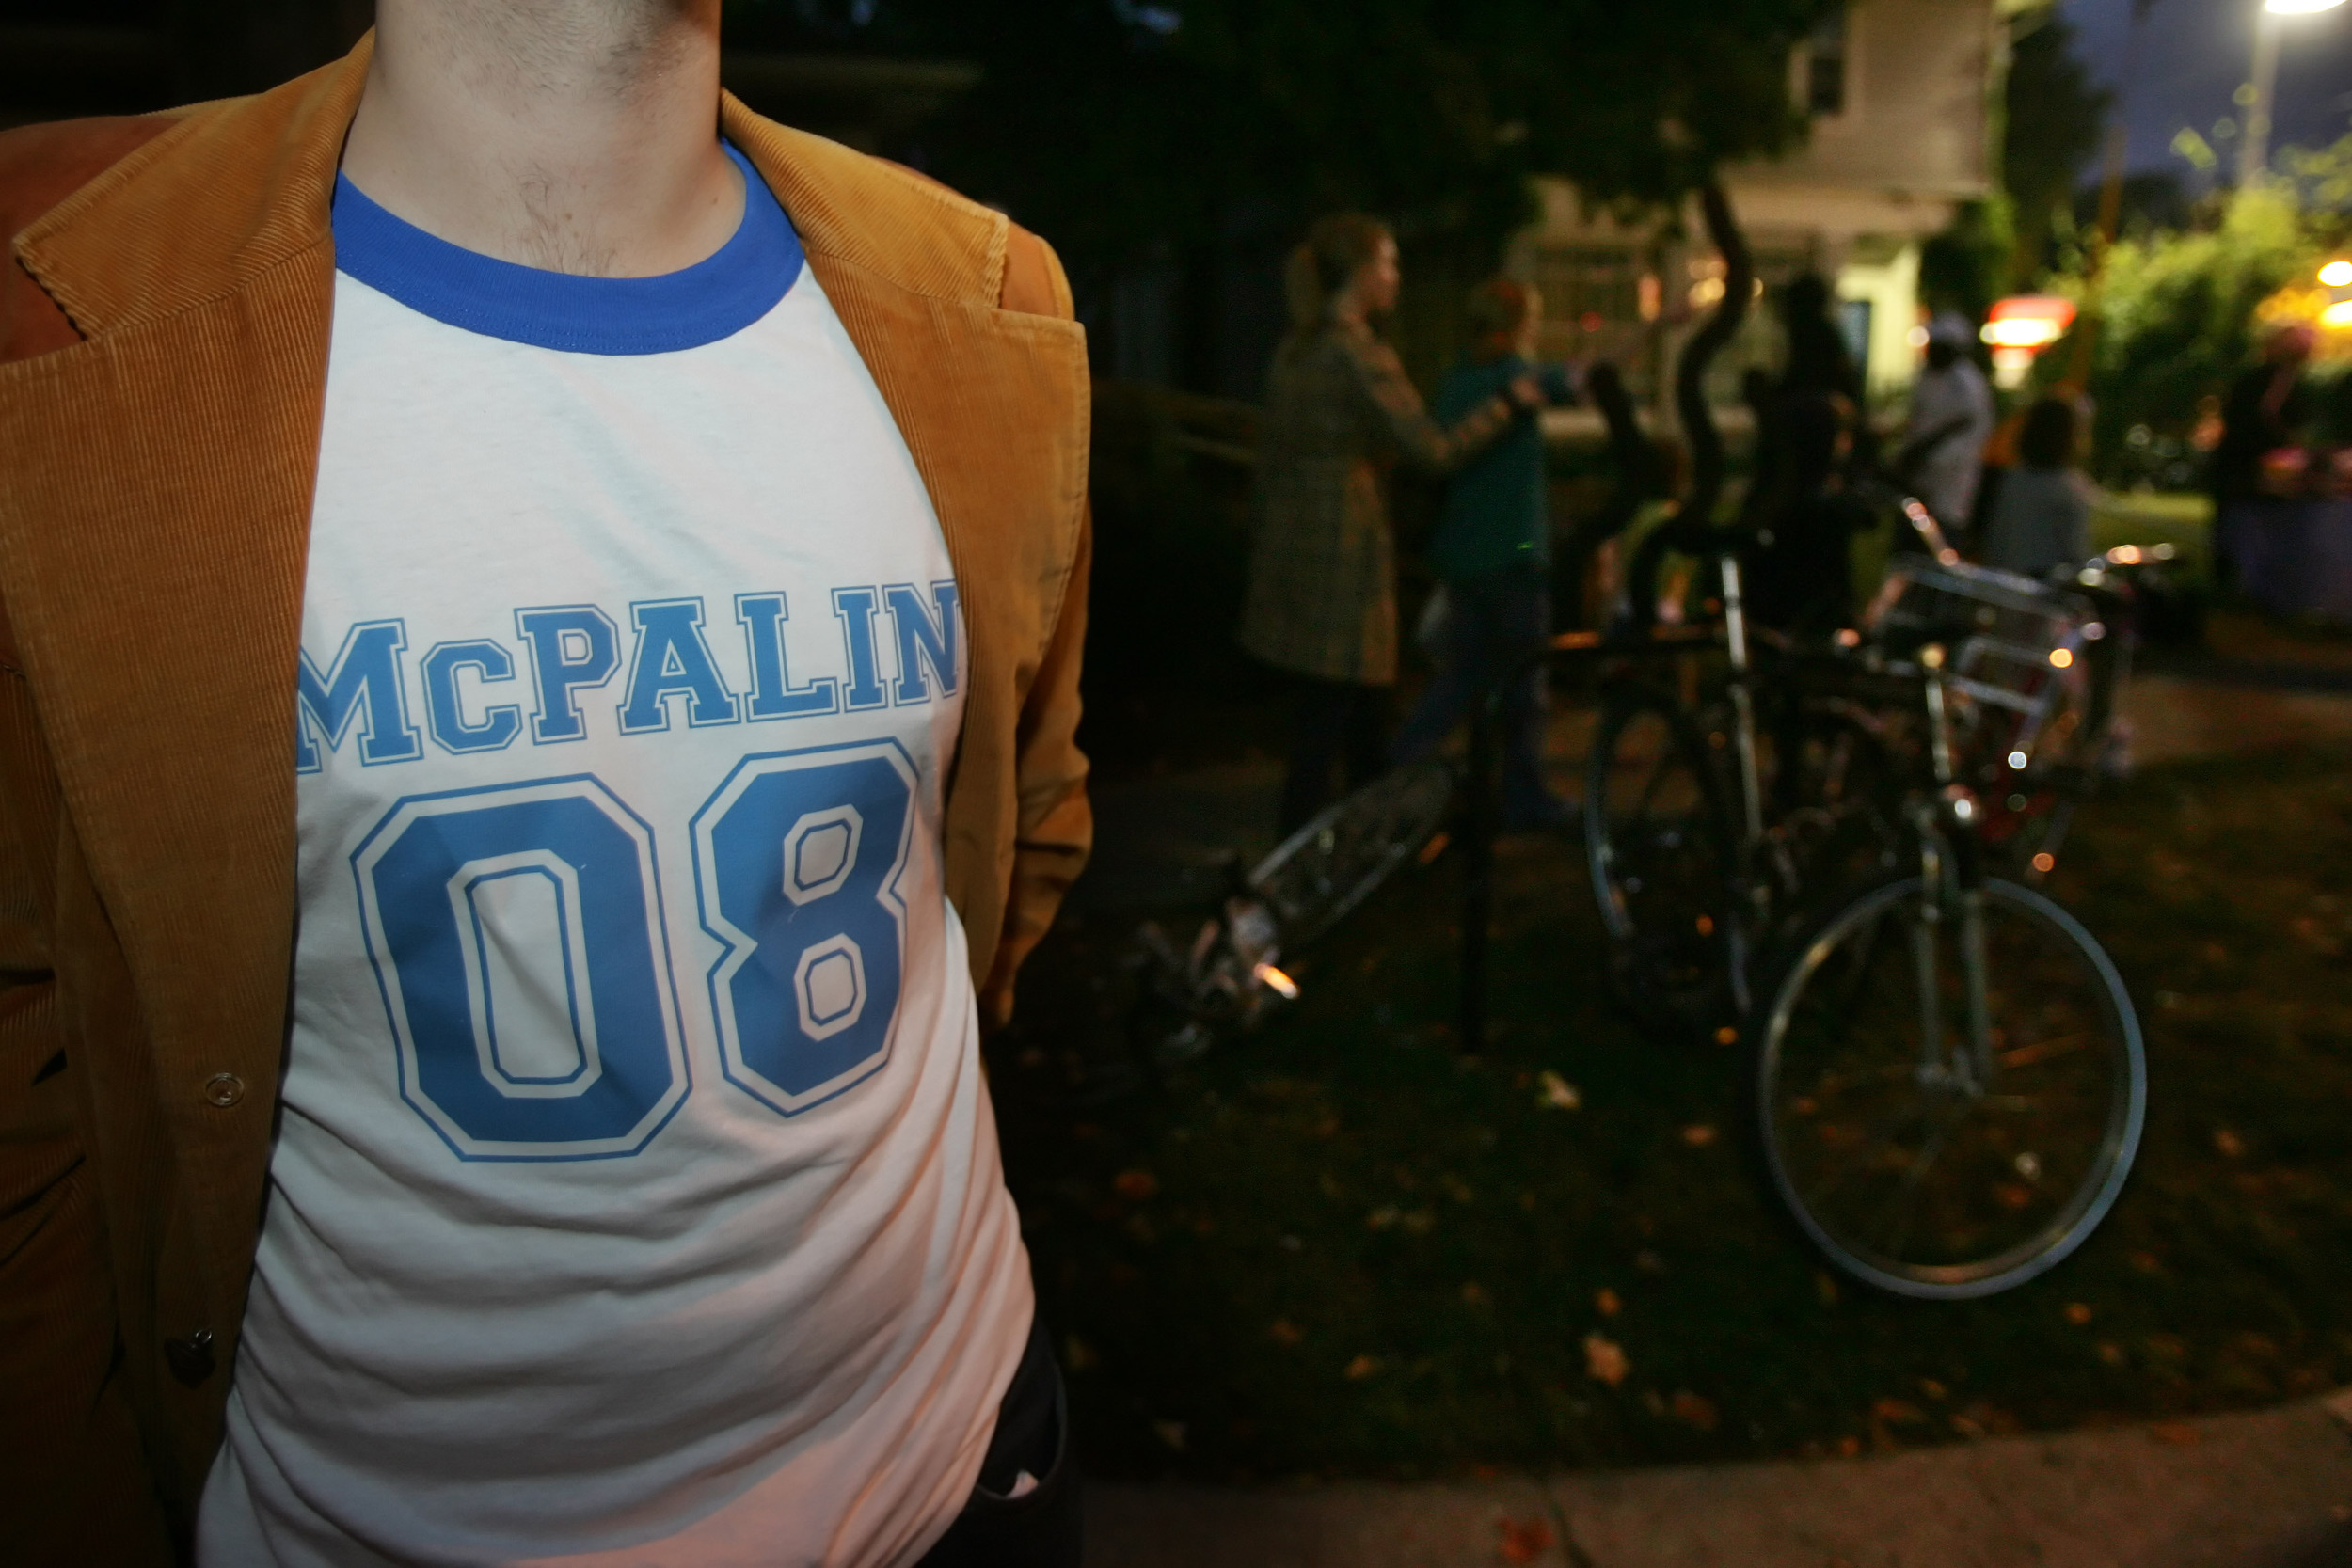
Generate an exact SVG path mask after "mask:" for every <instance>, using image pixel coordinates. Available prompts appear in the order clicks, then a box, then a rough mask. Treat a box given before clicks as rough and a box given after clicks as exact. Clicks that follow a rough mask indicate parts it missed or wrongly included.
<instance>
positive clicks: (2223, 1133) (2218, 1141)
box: [2213, 1127, 2246, 1160]
mask: <svg viewBox="0 0 2352 1568" xmlns="http://www.w3.org/2000/svg"><path fill="white" fill-rule="evenodd" d="M2213 1147H2214V1148H2217V1149H2218V1150H2220V1152H2221V1157H2222V1158H2223V1159H2225V1160H2234V1159H2236V1158H2237V1157H2238V1156H2239V1155H2241V1154H2243V1153H2245V1152H2246V1140H2245V1139H2243V1138H2241V1137H2239V1136H2238V1135H2237V1134H2236V1133H2235V1132H2231V1131H2230V1130H2229V1129H2228V1128H2226V1127H2217V1128H2215V1129H2214V1130H2213Z"/></svg>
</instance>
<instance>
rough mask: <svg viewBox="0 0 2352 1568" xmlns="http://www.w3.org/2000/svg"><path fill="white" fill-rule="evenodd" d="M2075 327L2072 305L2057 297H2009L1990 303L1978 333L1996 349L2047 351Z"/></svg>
mask: <svg viewBox="0 0 2352 1568" xmlns="http://www.w3.org/2000/svg"><path fill="white" fill-rule="evenodd" d="M2072 325H2074V301H2073V300H2071V299H2061V298H2059V297H2058V295H2056V294H2012V295H2011V296H2010V297H2009V298H2008V299H1997V300H1994V302H1993V309H1991V310H1989V311H1987V312H1986V315H1985V323H1984V327H1983V330H1982V331H1980V332H1979V333H1978V336H1979V337H1980V338H1982V339H1983V340H1984V341H1986V342H1988V343H1990V344H1992V345H1993V347H1994V348H1995V349H2024V350H2026V352H2028V353H2034V352H2038V351H2040V350H2042V349H2045V348H2048V347H2049V346H2050V345H2051V344H2052V343H2055V342H2057V341H2058V340H2059V339H2060V338H2063V337H2064V336H2066V329H2067V328H2068V327H2070V326H2072Z"/></svg>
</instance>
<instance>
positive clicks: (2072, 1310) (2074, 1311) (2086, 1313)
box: [2066, 1301, 2090, 1328]
mask: <svg viewBox="0 0 2352 1568" xmlns="http://www.w3.org/2000/svg"><path fill="white" fill-rule="evenodd" d="M2066 1321H2067V1322H2068V1323H2073V1324H2074V1326H2075V1327H2076V1328H2080V1327H2082V1326H2083V1324H2085V1323H2089V1322H2090V1303H2088V1302H2081V1301H2070V1302H2068V1303H2067V1304H2066Z"/></svg>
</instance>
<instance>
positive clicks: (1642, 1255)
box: [1633, 1247, 1666, 1274]
mask: <svg viewBox="0 0 2352 1568" xmlns="http://www.w3.org/2000/svg"><path fill="white" fill-rule="evenodd" d="M1633 1266H1634V1267H1635V1268H1637V1269H1639V1270H1641V1271H1642V1272H1643V1273H1644V1274H1664V1273H1665V1272H1666V1260H1665V1259H1663V1258H1661V1257H1659V1256H1658V1254H1656V1253H1654V1252H1652V1251H1650V1250H1649V1249H1648V1248H1647V1247H1644V1248H1643V1249H1642V1250H1641V1251H1639V1252H1637V1253H1635V1254H1634V1255H1633Z"/></svg>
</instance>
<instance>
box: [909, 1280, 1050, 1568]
mask: <svg viewBox="0 0 2352 1568" xmlns="http://www.w3.org/2000/svg"><path fill="white" fill-rule="evenodd" d="M1023 1471H1027V1472H1028V1473H1029V1474H1030V1475H1031V1476H1033V1477H1034V1478H1036V1481H1037V1485H1036V1486H1035V1487H1034V1488H1033V1489H1031V1490H1029V1491H1026V1492H1024V1493H1023V1494H1022V1495H1021V1496H1020V1497H1013V1496H1012V1495H1011V1494H1012V1491H1013V1488H1014V1487H1015V1486H1016V1485H1017V1484H1019V1478H1020V1475H1021V1473H1022V1472H1023ZM1083 1523H1084V1521H1083V1518H1082V1516H1081V1514H1080V1513H1079V1508H1078V1466H1077V1463H1076V1461H1075V1460H1073V1458H1072V1457H1071V1454H1070V1412H1069V1406H1068V1402H1067V1400H1065V1398H1064V1397H1063V1392H1062V1382H1061V1368H1060V1367H1059V1366H1057V1365H1056V1363H1055V1361H1054V1346H1053V1342H1052V1341H1051V1340H1050V1339H1048V1338H1046V1335H1045V1329H1044V1327H1043V1325H1042V1324H1040V1323H1031V1324H1030V1326H1029V1344H1028V1348H1027V1349H1026V1350H1025V1351H1023V1352H1022V1353H1021V1365H1020V1368H1019V1369H1018V1370H1015V1371H1014V1373H1013V1374H1012V1386H1010V1387H1009V1388H1007V1389H1006V1390H1005V1398H1004V1401H1003V1402H1002V1403H1000V1404H999V1405H997V1407H996V1434H995V1435H994V1436H993V1437H992V1438H990V1439H989V1444H988V1453H987V1456H986V1457H985V1458H983V1459H982V1460H981V1461H980V1481H979V1484H978V1485H977V1486H975V1487H974V1488H973V1489H972V1497H971V1500H970V1501H969V1502H966V1503H965V1504H964V1505H963V1512H962V1513H959V1514H957V1515H956V1522H955V1523H954V1524H952V1525H950V1526H948V1527H947V1533H946V1535H943V1536H941V1537H940V1538H939V1543H938V1544H936V1545H934V1546H933V1547H932V1548H931V1549H930V1551H928V1552H926V1553H924V1554H923V1560H922V1562H921V1564H920V1565H919V1568H1078V1564H1079V1562H1080V1561H1081V1560H1083V1558H1084V1557H1085V1555H1086V1554H1085V1545H1084V1538H1083V1535H1082V1533H1081V1532H1082V1526H1083Z"/></svg>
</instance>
